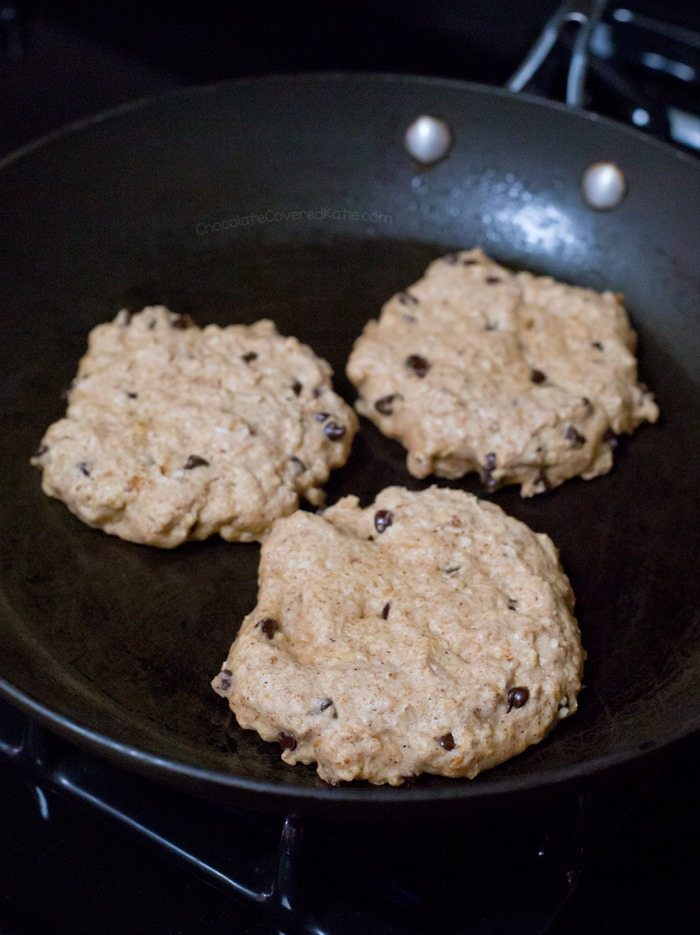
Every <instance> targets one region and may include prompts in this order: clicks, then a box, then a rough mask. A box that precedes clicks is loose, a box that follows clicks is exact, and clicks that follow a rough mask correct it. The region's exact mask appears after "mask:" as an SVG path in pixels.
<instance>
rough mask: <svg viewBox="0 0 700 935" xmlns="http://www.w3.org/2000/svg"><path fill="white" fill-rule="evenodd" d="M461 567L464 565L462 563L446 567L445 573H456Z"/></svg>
mask: <svg viewBox="0 0 700 935" xmlns="http://www.w3.org/2000/svg"><path fill="white" fill-rule="evenodd" d="M461 567H462V566H461V565H450V567H449V568H446V569H445V574H446V575H454V574H455V572H457V571H459V569H460V568H461Z"/></svg>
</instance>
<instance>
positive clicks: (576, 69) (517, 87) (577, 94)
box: [506, 0, 607, 107]
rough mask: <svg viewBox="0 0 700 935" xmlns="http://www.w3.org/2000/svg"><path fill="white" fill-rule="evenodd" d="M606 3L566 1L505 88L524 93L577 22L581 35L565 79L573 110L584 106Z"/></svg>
mask: <svg viewBox="0 0 700 935" xmlns="http://www.w3.org/2000/svg"><path fill="white" fill-rule="evenodd" d="M606 2H607V0H565V2H564V3H562V5H561V6H560V7H559V8H558V9H557V10H556V12H555V13H554V14H553V15H552V16H551V18H550V19H549V20H548V22H547V24H546V25H545V27H544V29H543V30H542V32H541V33H540V35H539V37H538V39H537V41H536V42H535V44H534V45H533V47H532V48H531V49H530V51H529V52H528V54H527V57H526V58H525V61H524V62H523V63H522V65H521V66H520V67H519V68H518V70H517V71H516V72H515V73H514V74H513V75H512V77H511V78H510V80H509V81H508V83H507V85H506V87H507V88H508V89H509V90H510V91H522V90H523V89H524V88H525V87H526V86H527V85H528V84H529V82H530V81H531V80H532V79H533V78H534V76H535V75H536V74H537V72H538V71H539V70H540V68H541V67H542V65H543V64H544V63H545V61H546V60H547V58H548V57H549V54H550V53H551V51H552V49H553V48H554V46H555V45H556V43H557V41H558V40H559V39H560V38H561V35H562V33H563V31H564V29H565V28H566V26H567V25H568V24H569V23H576V24H577V26H578V32H577V34H576V39H575V40H574V46H573V50H572V52H571V60H570V62H569V71H568V75H567V79H566V103H567V104H568V105H569V106H570V107H582V106H583V92H584V86H585V83H586V71H587V70H588V49H589V45H590V40H591V35H592V34H593V30H594V29H595V27H596V26H597V25H598V22H599V21H600V19H601V17H602V15H603V11H604V10H605V6H606Z"/></svg>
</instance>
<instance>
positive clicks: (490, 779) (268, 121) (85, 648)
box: [0, 75, 700, 816]
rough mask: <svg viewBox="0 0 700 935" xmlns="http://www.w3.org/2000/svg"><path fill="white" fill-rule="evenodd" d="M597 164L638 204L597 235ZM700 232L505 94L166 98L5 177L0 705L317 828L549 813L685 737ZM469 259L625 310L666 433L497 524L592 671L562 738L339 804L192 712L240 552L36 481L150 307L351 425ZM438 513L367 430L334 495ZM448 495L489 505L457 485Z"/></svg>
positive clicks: (580, 139) (215, 703) (58, 142)
mask: <svg viewBox="0 0 700 935" xmlns="http://www.w3.org/2000/svg"><path fill="white" fill-rule="evenodd" d="M423 113H428V114H434V115H437V116H440V117H443V118H444V119H446V120H447V121H448V122H449V123H450V125H451V126H452V128H453V130H454V134H455V145H454V148H453V150H452V152H451V154H450V155H449V157H448V158H447V159H445V160H444V161H443V162H441V163H439V164H437V165H435V166H433V167H432V168H430V169H421V170H419V169H418V168H417V167H416V165H415V164H414V163H412V162H411V160H410V159H409V158H408V156H407V155H406V153H405V152H404V150H403V147H402V137H403V133H404V130H405V128H406V126H407V125H408V124H409V123H410V122H411V121H412V120H413V119H414V118H415V117H416V116H418V115H419V114H423ZM600 159H610V160H614V161H615V162H617V163H618V165H619V166H620V167H621V168H622V169H623V171H624V172H625V174H626V177H627V182H628V194H627V196H626V198H625V200H624V202H623V203H622V205H621V206H620V207H619V208H618V209H617V210H615V211H610V212H605V213H597V212H594V211H592V210H590V209H589V208H588V207H586V205H585V204H584V202H583V200H582V198H581V195H580V189H579V179H580V176H581V173H582V172H583V170H584V169H585V168H586V166H588V165H589V164H590V163H591V162H594V161H596V160H600ZM699 203H700V170H699V169H698V166H697V165H696V164H695V163H694V162H693V161H692V160H691V159H689V158H687V157H684V156H681V155H680V154H678V153H676V152H675V151H673V150H671V149H669V148H667V147H664V146H662V145H660V144H658V143H655V142H653V141H650V140H648V139H646V138H643V137H642V136H641V135H639V134H638V133H636V132H633V131H629V130H626V129H624V128H621V127H618V126H616V125H615V124H612V123H610V122H608V121H604V120H600V119H596V118H594V117H591V116H588V115H584V114H581V113H575V112H572V111H569V110H567V109H566V108H564V107H562V106H558V105H554V104H549V103H543V102H541V101H536V100H534V99H530V98H526V97H517V96H515V95H513V94H510V93H508V92H502V91H497V90H491V89H485V88H481V87H475V86H469V85H466V84H460V83H456V82H448V81H442V80H432V79H417V78H403V77H402V78H395V77H387V76H357V75H355V76H342V75H326V76H320V77H319V76H301V77H291V78H290V77H284V78H267V79H260V80H253V81H243V82H235V83H230V84H225V85H218V86H214V87H210V88H204V89H198V90H188V91H184V92H178V93H176V94H172V95H169V96H166V97H164V98H159V99H157V100H153V101H146V102H141V103H137V104H135V105H133V106H129V107H126V108H122V109H120V110H118V111H115V112H112V113H111V114H107V115H104V116H101V117H99V118H96V119H94V120H90V121H87V122H84V123H81V124H79V125H76V126H74V127H70V128H68V129H67V130H65V131H63V132H61V133H58V134H55V135H54V136H52V137H50V138H48V139H46V140H44V141H41V142H40V143H38V144H36V145H35V146H30V147H27V148H26V149H25V150H23V151H22V152H20V153H18V154H15V155H14V156H13V157H10V158H9V159H8V160H6V161H5V163H4V164H3V165H2V167H1V168H0V229H1V230H2V234H3V238H2V239H3V273H2V279H1V281H0V300H1V304H0V309H1V310H2V328H3V331H2V341H1V342H0V355H1V370H0V374H1V380H2V397H1V400H2V425H3V445H2V465H1V467H2V469H1V470H0V563H1V566H2V577H1V585H0V601H1V605H0V690H1V691H2V693H3V694H4V695H5V696H6V697H8V698H9V699H10V700H12V701H14V703H15V704H17V705H18V706H19V707H21V708H23V709H24V710H27V711H29V712H31V713H33V714H35V715H36V716H38V717H39V718H40V719H41V720H43V721H44V722H46V723H47V724H48V725H49V726H51V727H52V728H53V729H55V730H56V731H58V732H59V733H61V734H63V735H65V736H67V737H69V738H71V739H73V740H75V741H76V742H78V743H81V744H82V745H84V746H88V747H91V748H93V749H95V750H97V751H99V752H101V753H103V754H105V755H107V756H110V757H111V758H113V759H116V760H118V761H119V762H121V763H123V764H125V765H127V766H130V767H131V768H133V769H136V770H139V771H141V772H143V773H146V774H148V775H150V776H153V777H154V778H157V779H162V780H165V781H168V782H170V783H174V784H176V785H179V786H182V787H184V788H187V789H189V790H190V791H194V792H196V793H198V794H202V795H206V796H210V797H214V798H218V799H223V800H225V801H230V802H232V803H238V802H242V803H244V804H248V805H253V806H257V807H260V808H268V807H269V808H275V809H285V810H286V809H289V808H296V809H303V808H304V807H305V806H308V807H309V808H311V809H313V810H314V811H315V813H316V814H319V815H321V814H334V815H336V816H343V815H346V814H348V813H349V812H350V811H352V812H354V813H356V814H360V813H364V814H370V813H372V812H373V811H374V812H375V813H376V814H388V812H389V811H391V810H392V809H393V810H394V811H396V810H397V809H398V810H401V811H403V812H405V813H406V814H415V815H418V814H419V813H420V812H424V811H427V810H430V809H434V808H436V807H437V806H438V805H439V804H440V803H442V804H443V805H445V806H447V807H449V808H455V807H457V806H465V807H466V806H470V805H473V804H485V800H486V799H489V800H494V797H497V798H498V800H499V801H500V800H501V798H500V797H501V796H503V795H505V794H511V793H522V792H525V791H528V790H530V791H534V792H539V791H540V790H542V789H544V788H551V787H553V786H556V785H558V784H560V783H562V782H563V781H565V780H569V779H575V778H577V777H579V778H580V777H587V776H590V775H593V774H595V773H599V772H600V771H602V770H604V769H606V768H610V767H613V766H615V765H619V764H622V763H625V762H629V761H631V760H634V759H635V758H637V757H639V756H641V755H642V754H644V753H646V752H648V751H651V750H654V749H657V748H659V747H660V746H663V745H665V744H667V743H669V742H671V741H673V740H675V739H677V738H679V737H682V736H685V735H687V734H689V733H690V732H691V731H693V730H695V729H696V728H697V726H698V724H699V722H700V693H699V692H698V661H699V652H698V610H697V608H698V597H699V595H698V575H697V567H698V553H697V541H698V539H697V531H698V478H699V472H698V444H697V428H698V411H699V408H700V406H699V400H698V392H697V380H698V370H699V369H700V368H699V364H698V361H699V360H700V346H699V345H700V341H699V328H698V310H699V307H700V303H699V298H700V288H699V284H698V278H697V277H698V266H697V244H698V243H700V230H699V229H698V228H699V225H698V212H697V206H698V204H699ZM288 212H297V214H289V213H288ZM353 212H356V215H355V214H353ZM246 219H247V220H246ZM476 244H480V245H481V246H483V247H484V249H485V250H486V251H487V252H488V253H490V254H491V255H492V256H493V257H494V258H496V259H498V260H500V261H502V262H504V263H507V264H512V265H514V266H517V267H523V268H528V269H531V270H533V271H535V272H547V273H550V274H552V275H554V276H557V277H560V278H562V279H564V280H567V281H570V282H574V283H577V284H582V285H587V286H592V287H594V288H605V287H607V288H611V289H614V290H618V291H621V292H624V293H625V295H626V301H627V305H628V307H629V309H630V312H631V315H632V318H633V322H634V325H635V327H636V328H637V330H638V332H639V335H640V353H639V357H640V370H641V377H642V379H644V380H645V381H646V382H647V383H648V384H649V386H650V387H651V388H652V389H653V390H654V392H655V394H656V396H657V399H658V402H659V405H660V408H661V412H662V417H661V420H660V422H659V423H658V425H656V426H653V427H652V426H644V427H642V428H641V429H640V430H639V431H638V432H637V433H635V435H634V436H633V437H631V438H629V439H623V440H622V441H621V444H620V446H619V448H618V449H617V452H616V461H615V467H614V469H613V471H612V472H611V473H610V474H609V475H607V476H605V477H602V478H598V479H596V480H594V481H590V482H584V481H580V480H573V481H569V482H567V483H566V484H565V485H564V486H563V487H561V488H558V489H557V490H554V491H552V492H550V493H548V494H546V495H541V496H538V497H536V498H534V499H532V500H521V499H520V497H519V495H518V493H517V491H516V490H515V489H514V488H513V489H505V490H502V491H498V492H497V493H495V494H493V495H490V496H488V499H492V500H494V501H495V502H496V503H498V504H499V505H500V506H501V507H503V508H504V509H505V510H506V511H507V512H508V513H510V514H512V515H514V516H517V517H518V518H520V519H522V520H524V521H525V522H526V523H528V524H529V525H530V526H531V527H532V528H534V529H535V530H538V531H544V532H547V533H549V535H550V536H551V537H552V538H553V540H554V541H555V543H556V544H557V545H558V546H559V548H560V549H561V554H562V561H563V564H564V567H565V568H566V570H567V572H568V574H569V576H570V578H571V581H572V584H573V586H574V590H575V592H576V594H577V598H578V604H577V616H578V619H579V621H580V625H581V629H582V633H583V641H584V645H585V647H586V649H587V651H588V654H589V657H588V662H587V665H586V670H585V684H586V687H585V690H584V691H583V693H582V694H581V697H580V709H579V712H578V713H577V714H576V716H575V717H573V718H572V719H571V720H570V721H566V722H564V723H562V724H561V725H559V726H558V727H557V728H556V730H555V731H554V732H553V733H552V734H551V735H550V736H549V737H548V738H547V739H546V740H545V741H544V742H543V743H542V744H540V745H538V746H536V747H533V748H531V749H530V750H528V751H527V752H526V753H524V754H523V755H521V756H519V757H517V758H515V759H514V760H512V761H510V762H509V763H506V764H504V765H502V766H500V767H498V768H496V769H494V770H491V771H489V772H487V773H485V774H483V775H482V776H480V777H479V778H478V779H477V780H475V781H472V782H469V781H467V780H464V781H455V780H449V781H448V780H441V779H437V778H430V777H426V778H424V779H422V780H420V781H419V782H418V783H417V784H416V785H415V786H412V787H410V788H406V787H404V788H399V789H392V788H374V787H369V786H365V785H362V784H358V785H349V786H343V787H341V788H338V789H333V788H329V787H327V786H325V785H324V784H323V783H321V782H320V780H318V779H317V778H316V776H315V772H314V770H313V769H312V768H305V767H296V768H289V767H287V766H285V765H284V764H283V763H282V762H281V760H280V759H279V754H278V751H277V749H276V748H275V747H274V745H269V744H264V743H263V742H262V741H260V740H259V739H258V738H257V735H255V734H254V733H252V732H244V731H241V730H240V729H238V728H237V727H236V726H235V724H232V723H231V719H230V717H229V716H228V713H227V711H226V706H225V704H224V702H223V701H222V700H221V699H219V698H217V697H216V696H215V695H214V694H213V692H212V691H211V689H210V687H209V681H210V679H211V677H212V676H213V675H214V674H215V673H216V672H217V671H218V667H219V665H220V663H221V660H222V659H223V658H224V657H225V655H226V651H227V648H228V646H229V644H230V642H231V640H232V639H233V637H234V635H235V632H236V629H237V627H238V625H239V623H240V621H241V619H242V617H243V616H244V615H245V614H246V613H247V612H248V611H249V610H250V609H251V608H252V607H253V605H254V603H255V594H256V571H257V562H258V554H259V549H258V547H257V546H256V545H240V544H227V543H224V542H221V541H218V540H210V541H207V542H205V543H200V544H192V545H187V546H185V547H182V548H180V549H177V550H175V551H159V550H156V549H151V548H147V547H142V546H137V545H132V544H128V543H125V542H122V541H120V540H118V539H115V538H111V537H108V536H106V535H104V534H103V533H101V532H99V531H96V530H92V529H90V528H88V527H87V526H85V525H83V524H82V523H80V522H79V521H78V520H77V519H75V518H74V517H73V516H71V514H70V513H69V512H68V510H67V509H66V508H65V507H64V506H63V504H61V503H59V502H58V501H55V500H50V499H48V498H47V497H45V496H44V495H43V494H42V493H41V491H40V477H39V474H38V472H36V471H34V470H33V469H31V468H30V466H29V464H28V458H29V456H30V455H31V453H32V452H33V450H34V449H35V448H36V446H37V445H38V442H39V440H40V438H41V435H42V433H43V430H44V429H45V427H46V426H47V425H48V423H49V422H50V421H52V420H54V419H55V418H57V417H59V416H60V414H61V413H62V411H63V407H64V402H63V400H62V399H61V391H62V390H63V389H64V388H65V387H66V386H67V385H68V383H69V381H70V379H71V377H72V375H73V373H74V371H75V367H76V363H77V360H78V358H79V357H80V355H81V354H82V353H83V351H84V347H85V339H86V335H87V332H88V331H89V329H90V328H91V327H93V326H94V325H95V324H97V323H98V322H101V321H105V320H108V319H110V318H112V317H113V316H114V314H115V313H116V311H117V310H118V309H119V308H120V307H122V306H123V305H125V304H130V305H139V304H144V303H148V302H164V303H166V304H168V305H169V306H170V307H171V308H173V309H174V310H176V311H182V312H189V313H190V314H192V315H193V316H194V317H195V318H196V320H197V321H198V322H199V323H201V324H204V323H207V322H217V323H219V324H222V325H225V324H229V323H232V322H252V321H255V320H256V319H258V318H260V317H263V316H264V317H270V318H272V319H274V320H275V321H276V323H277V325H278V327H279V329H280V331H281V332H282V333H287V334H294V335H297V336H298V337H299V338H300V339H302V340H303V341H306V342H308V343H309V344H310V345H311V346H312V347H313V348H314V350H315V351H316V352H318V353H319V354H321V355H322V356H324V357H326V358H327V359H328V360H329V361H330V362H331V363H332V365H333V367H334V369H335V372H336V385H337V386H338V387H339V389H340V392H341V393H343V395H344V396H345V397H346V398H347V399H349V400H351V399H352V398H353V393H352V389H351V387H350V386H349V384H348V382H347V380H346V378H345V377H344V364H345V361H346V359H347V356H348V353H349V351H350V348H351V345H352V342H353V340H354V338H355V337H356V336H357V335H358V334H359V333H360V331H361V329H362V327H363V325H364V323H365V322H366V320H367V319H368V318H370V317H372V316H376V314H377V313H378V311H379V309H380V307H381V305H382V303H383V302H384V301H385V300H386V299H387V298H388V297H389V296H390V295H392V294H393V293H394V292H395V291H397V290H398V289H400V288H403V287H405V286H407V285H408V284H410V283H411V282H412V281H414V280H415V279H416V278H418V277H419V276H420V275H421V273H422V271H423V269H424V267H425V265H426V264H427V263H428V262H429V261H430V260H432V259H433V258H435V257H437V256H439V255H441V254H442V253H444V252H446V251H447V250H450V249H455V248H458V247H470V246H472V245H476ZM429 483H430V481H425V482H418V481H416V480H414V479H413V478H411V477H410V476H409V475H408V473H407V472H406V469H405V467H404V452H403V450H402V448H401V447H400V446H399V445H398V444H396V443H394V442H391V441H389V440H387V439H385V438H383V437H382V436H381V435H380V434H379V433H378V432H377V430H376V429H375V428H374V427H373V426H372V425H370V424H368V423H367V422H363V425H362V431H361V433H360V434H359V436H358V437H357V440H356V442H355V446H354V449H353V454H352V457H351V459H350V461H349V463H348V464H347V466H346V467H345V468H343V469H342V470H340V471H338V472H336V473H335V474H334V475H333V478H332V480H331V482H330V484H329V486H328V495H329V500H330V501H331V502H332V501H334V500H335V499H337V497H339V496H341V495H343V494H347V493H356V494H358V495H359V496H360V497H361V499H362V501H363V502H369V501H371V500H372V499H373V498H374V496H375V494H376V493H377V492H378V491H379V490H381V489H382V488H383V487H384V486H386V485H388V484H405V485H407V486H409V487H411V488H421V487H424V486H427V485H428V484H429ZM440 483H444V482H442V481H441V482H440ZM450 486H455V487H459V488H463V489H466V490H470V491H475V492H477V493H479V495H481V496H487V495H486V494H484V493H483V492H482V491H481V490H480V489H479V486H478V484H477V483H476V481H475V480H473V479H472V478H468V479H466V480H464V481H458V482H454V483H452V484H450Z"/></svg>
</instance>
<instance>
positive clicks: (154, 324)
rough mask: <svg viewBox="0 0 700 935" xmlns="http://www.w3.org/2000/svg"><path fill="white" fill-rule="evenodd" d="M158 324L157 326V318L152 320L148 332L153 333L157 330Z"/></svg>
mask: <svg viewBox="0 0 700 935" xmlns="http://www.w3.org/2000/svg"><path fill="white" fill-rule="evenodd" d="M156 324H157V322H156V320H155V318H151V320H150V321H149V323H148V330H149V331H153V329H154V328H155V326H156Z"/></svg>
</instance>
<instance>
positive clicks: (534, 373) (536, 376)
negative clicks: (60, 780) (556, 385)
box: [530, 370, 547, 383]
mask: <svg viewBox="0 0 700 935" xmlns="http://www.w3.org/2000/svg"><path fill="white" fill-rule="evenodd" d="M530 379H531V380H532V382H533V383H544V381H545V380H546V379H547V374H546V373H542V371H541V370H531V371H530Z"/></svg>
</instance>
